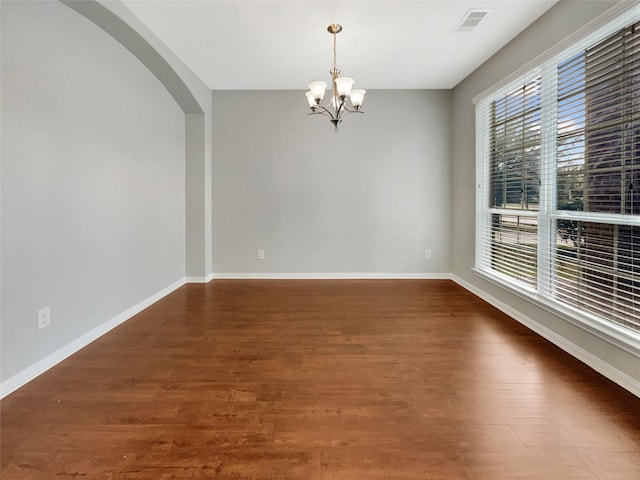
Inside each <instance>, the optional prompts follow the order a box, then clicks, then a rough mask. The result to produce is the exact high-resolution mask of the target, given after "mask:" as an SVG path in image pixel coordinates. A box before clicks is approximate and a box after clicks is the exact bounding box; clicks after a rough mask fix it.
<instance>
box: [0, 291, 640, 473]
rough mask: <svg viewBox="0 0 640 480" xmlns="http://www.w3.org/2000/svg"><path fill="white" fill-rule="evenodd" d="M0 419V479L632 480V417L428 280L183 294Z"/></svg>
mask: <svg viewBox="0 0 640 480" xmlns="http://www.w3.org/2000/svg"><path fill="white" fill-rule="evenodd" d="M0 408H1V428H2V431H1V445H0V447H1V451H0V456H1V462H0V463H1V470H0V478H2V479H3V480H5V479H11V480H20V479H58V478H76V477H80V478H85V479H109V480H116V479H118V480H119V479H154V480H159V479H213V478H215V479H238V480H250V479H251V480H257V479H301V480H302V479H304V480H315V479H318V480H321V479H322V480H381V479H398V480H402V479H407V480H408V479H487V480H499V479H543V480H552V479H562V480H569V479H580V480H591V479H602V480H604V479H608V480H611V479H620V480H637V479H640V399H638V398H637V397H635V396H633V395H631V394H630V393H628V392H626V391H625V390H623V389H621V388H619V387H618V386H616V385H615V384H613V383H611V382H610V381H608V380H606V379H605V378H603V377H601V376H600V375H598V374H597V373H595V372H594V371H592V370H590V369H589V368H588V367H586V366H584V365H583V364H581V363H580V362H578V361H577V360H575V359H573V358H572V357H570V356H569V355H567V354H565V353H563V352H562V351H560V350H559V349H557V348H556V347H554V346H553V345H551V344H550V343H548V342H547V341H545V340H544V339H542V338H540V337H538V336H537V335H535V334H533V333H532V332H530V331H528V330H527V329H525V328H524V327H522V326H521V325H519V324H518V323H517V322H515V321H514V320H512V319H510V318H508V317H507V316H505V315H503V314H501V313H499V312H498V311H496V310H495V309H493V308H492V307H490V306H488V305H487V304H485V303H484V302H482V301H481V300H479V299H478V298H476V297H474V296H473V295H471V294H470V293H468V292H466V291H465V290H463V289H462V288H460V287H459V286H457V285H455V284H454V283H453V282H450V281H445V280H442V281H440V280H431V281H408V280H407V281H333V280H331V281H329V280H327V281H324V280H318V281H231V280H229V281H215V282H212V283H210V284H207V285H186V286H184V287H182V288H180V289H179V290H177V291H176V292H174V293H173V294H171V295H169V296H168V297H166V298H165V299H163V300H161V301H160V302H158V303H157V304H155V305H153V306H152V307H150V308H148V309H147V310H145V311H144V312H142V313H141V314H139V315H137V316H136V317H134V318H132V319H131V320H129V321H128V322H127V323H125V324H123V325H122V326H120V327H118V328H117V329H115V330H113V331H112V332H110V333H108V334H107V335H105V336H104V337H102V338H100V339H99V340H98V341H96V342H94V343H93V344H91V345H90V346H88V347H87V348H85V349H83V350H82V351H80V352H79V353H77V354H76V355H74V356H73V357H71V358H69V359H68V360H66V361H65V362H63V363H61V364H60V365H58V366H56V367H55V368H53V369H52V370H50V371H48V372H47V373H45V374H43V375H42V376H40V377H39V378H37V379H36V380H34V381H33V382H31V383H30V384H28V385H26V386H25V387H23V388H22V389H20V390H18V391H16V392H15V393H13V394H12V395H10V396H8V397H7V398H5V399H3V400H2V402H1V403H0Z"/></svg>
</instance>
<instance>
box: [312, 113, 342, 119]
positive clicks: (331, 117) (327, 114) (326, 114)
mask: <svg viewBox="0 0 640 480" xmlns="http://www.w3.org/2000/svg"><path fill="white" fill-rule="evenodd" d="M307 115H324V116H325V117H329V118H330V119H331V120H335V119H334V118H333V115H331V114H330V113H327V112H311V113H308V114H307Z"/></svg>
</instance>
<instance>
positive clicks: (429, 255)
mask: <svg viewBox="0 0 640 480" xmlns="http://www.w3.org/2000/svg"><path fill="white" fill-rule="evenodd" d="M424 258H426V259H427V260H429V259H430V258H431V249H430V248H427V249H426V250H425V251H424Z"/></svg>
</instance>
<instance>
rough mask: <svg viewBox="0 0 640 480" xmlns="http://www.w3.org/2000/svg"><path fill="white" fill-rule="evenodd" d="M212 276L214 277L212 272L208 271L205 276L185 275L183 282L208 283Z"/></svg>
mask: <svg viewBox="0 0 640 480" xmlns="http://www.w3.org/2000/svg"><path fill="white" fill-rule="evenodd" d="M213 278H214V275H213V273H210V274H209V275H207V276H206V277H187V278H186V279H185V282H186V283H209V282H210V281H211V280H213Z"/></svg>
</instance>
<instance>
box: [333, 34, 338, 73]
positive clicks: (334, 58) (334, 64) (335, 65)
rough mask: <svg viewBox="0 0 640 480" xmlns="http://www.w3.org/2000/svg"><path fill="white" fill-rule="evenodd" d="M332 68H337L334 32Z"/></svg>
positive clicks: (334, 36) (334, 35)
mask: <svg viewBox="0 0 640 480" xmlns="http://www.w3.org/2000/svg"><path fill="white" fill-rule="evenodd" d="M333 69H334V70H336V71H337V70H338V65H337V63H336V33H334V34H333Z"/></svg>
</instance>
